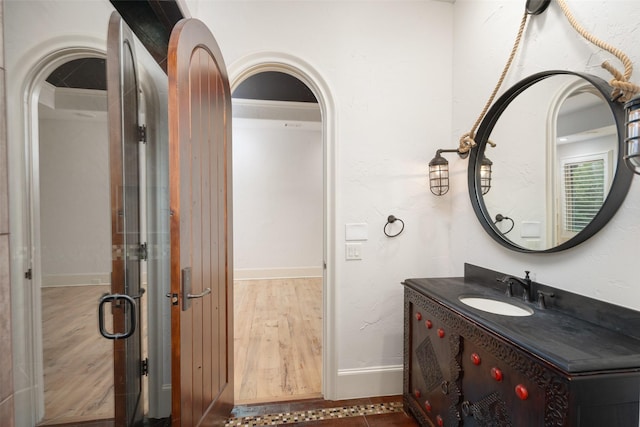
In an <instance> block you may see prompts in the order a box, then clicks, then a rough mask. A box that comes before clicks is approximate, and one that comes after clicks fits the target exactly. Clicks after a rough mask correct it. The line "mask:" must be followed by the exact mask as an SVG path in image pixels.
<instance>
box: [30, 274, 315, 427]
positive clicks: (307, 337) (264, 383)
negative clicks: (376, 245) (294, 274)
mask: <svg viewBox="0 0 640 427" xmlns="http://www.w3.org/2000/svg"><path fill="white" fill-rule="evenodd" d="M109 290H110V286H108V285H91V286H73V287H71V286H68V287H52V288H43V289H42V320H43V365H44V383H45V418H44V420H43V421H42V422H41V423H40V425H53V424H60V423H74V422H82V421H89V420H100V419H108V418H113V405H114V401H113V343H112V342H111V341H109V340H106V339H104V338H102V337H101V336H100V335H99V334H98V332H97V329H98V326H97V325H98V318H97V305H98V299H99V298H100V296H101V295H102V294H104V293H106V292H109ZM234 299H235V309H234V324H235V331H234V346H235V393H236V395H235V401H236V404H240V405H242V404H250V403H261V402H278V401H288V400H294V399H306V398H319V397H321V393H322V380H321V379H322V279H321V278H313V279H277V280H248V281H236V282H235V283H234ZM107 311H108V310H107ZM106 317H107V320H108V318H109V316H106ZM145 323H146V322H145ZM145 326H146V325H145ZM109 329H110V328H109ZM143 333H144V331H143Z"/></svg>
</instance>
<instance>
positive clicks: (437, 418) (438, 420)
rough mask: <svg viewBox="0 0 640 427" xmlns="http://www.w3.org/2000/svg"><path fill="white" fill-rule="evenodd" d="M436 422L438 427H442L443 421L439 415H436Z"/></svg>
mask: <svg viewBox="0 0 640 427" xmlns="http://www.w3.org/2000/svg"><path fill="white" fill-rule="evenodd" d="M436 422H437V423H438V426H440V427H442V426H444V420H443V419H442V417H441V416H440V415H438V416H437V417H436Z"/></svg>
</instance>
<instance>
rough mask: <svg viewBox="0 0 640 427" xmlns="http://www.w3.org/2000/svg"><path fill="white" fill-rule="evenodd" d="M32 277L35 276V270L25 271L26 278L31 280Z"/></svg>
mask: <svg viewBox="0 0 640 427" xmlns="http://www.w3.org/2000/svg"><path fill="white" fill-rule="evenodd" d="M32 277H33V272H32V271H31V269H28V270H27V271H25V272H24V278H25V279H27V280H31V278H32Z"/></svg>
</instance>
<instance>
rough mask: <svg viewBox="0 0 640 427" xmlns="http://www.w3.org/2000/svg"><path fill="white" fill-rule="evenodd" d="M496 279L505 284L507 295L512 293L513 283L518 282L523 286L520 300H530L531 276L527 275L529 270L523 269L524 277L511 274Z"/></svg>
mask: <svg viewBox="0 0 640 427" xmlns="http://www.w3.org/2000/svg"><path fill="white" fill-rule="evenodd" d="M498 281H501V282H502V283H506V284H507V296H512V295H513V288H512V286H513V284H514V283H517V284H519V285H520V286H522V288H523V292H522V300H523V301H526V302H528V301H531V278H530V277H529V271H526V270H525V277H524V279H520V278H518V277H513V276H504V277H503V278H502V280H500V279H498Z"/></svg>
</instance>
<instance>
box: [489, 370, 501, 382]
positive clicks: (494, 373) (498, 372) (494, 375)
mask: <svg viewBox="0 0 640 427" xmlns="http://www.w3.org/2000/svg"><path fill="white" fill-rule="evenodd" d="M491 378H493V379H494V380H496V381H502V371H501V370H500V369H498V368H491Z"/></svg>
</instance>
